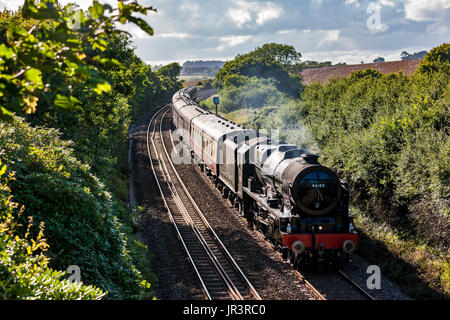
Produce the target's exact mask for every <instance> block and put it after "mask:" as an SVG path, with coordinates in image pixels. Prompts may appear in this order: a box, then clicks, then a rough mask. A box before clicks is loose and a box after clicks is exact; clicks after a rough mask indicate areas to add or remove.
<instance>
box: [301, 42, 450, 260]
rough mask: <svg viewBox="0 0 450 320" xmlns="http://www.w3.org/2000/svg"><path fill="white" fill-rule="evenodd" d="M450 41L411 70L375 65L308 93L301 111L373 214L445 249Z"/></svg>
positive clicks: (449, 243)
mask: <svg viewBox="0 0 450 320" xmlns="http://www.w3.org/2000/svg"><path fill="white" fill-rule="evenodd" d="M449 53H450V45H449V44H444V45H442V46H440V47H437V48H434V49H433V50H431V51H430V53H428V54H427V56H426V57H425V58H424V60H423V61H422V63H421V64H420V66H419V68H418V70H417V71H416V72H415V74H414V75H412V76H411V77H406V76H404V75H403V74H401V73H400V74H389V75H382V74H380V73H378V72H377V71H374V70H365V71H359V72H356V73H353V74H352V75H351V77H349V78H346V79H341V80H334V81H331V82H329V83H327V84H325V85H320V84H313V85H310V86H308V87H307V88H306V90H305V91H304V92H303V96H302V100H301V103H300V104H299V107H298V112H299V114H300V115H301V118H302V119H303V121H304V122H305V123H306V124H307V125H308V127H309V129H310V130H311V132H312V135H313V137H314V138H315V139H316V141H317V143H318V145H319V147H320V149H321V150H322V152H321V158H322V160H323V161H325V163H326V164H328V165H330V166H332V167H333V168H335V169H336V170H338V171H339V172H340V173H341V174H342V175H343V176H344V177H345V178H347V179H348V180H349V181H350V182H351V183H352V185H353V190H355V191H356V192H358V194H357V195H358V201H359V203H360V204H361V205H363V206H368V207H369V209H370V210H369V211H370V213H371V214H372V215H374V216H375V217H377V218H378V219H381V220H383V221H387V222H389V223H390V224H392V225H394V226H396V227H397V228H398V229H399V230H401V231H402V232H403V233H404V234H405V236H412V237H418V238H420V239H422V240H423V241H425V242H426V243H428V244H430V245H433V246H434V247H440V248H441V249H442V251H443V252H445V251H446V250H448V248H449V247H450V239H449V237H450V232H449V229H448V226H449V225H450V212H449V200H450V199H449V194H450V183H449V182H450V167H449V164H450V140H449V122H448V121H449V117H450V109H449V108H450V103H449V102H450V90H449V76H448V75H449V72H450V55H449Z"/></svg>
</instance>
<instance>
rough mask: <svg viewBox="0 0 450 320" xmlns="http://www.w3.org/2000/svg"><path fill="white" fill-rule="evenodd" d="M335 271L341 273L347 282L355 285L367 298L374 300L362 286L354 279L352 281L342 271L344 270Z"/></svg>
mask: <svg viewBox="0 0 450 320" xmlns="http://www.w3.org/2000/svg"><path fill="white" fill-rule="evenodd" d="M337 272H338V273H339V275H341V276H342V277H343V278H344V279H345V280H347V282H349V283H350V284H351V285H352V286H353V287H355V288H356V289H357V290H358V291H359V292H360V293H362V294H363V295H364V296H365V297H366V298H368V299H369V300H376V299H375V298H374V297H373V296H372V295H371V294H370V293H368V292H366V291H365V290H364V289H363V288H361V287H360V286H359V285H358V284H357V283H356V282H355V281H353V280H352V279H351V278H350V277H349V276H348V275H346V274H345V273H344V271H342V270H340V269H338V270H337Z"/></svg>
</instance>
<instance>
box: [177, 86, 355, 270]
mask: <svg viewBox="0 0 450 320" xmlns="http://www.w3.org/2000/svg"><path fill="white" fill-rule="evenodd" d="M196 92H197V89H196V88H195V87H189V88H185V89H182V90H180V91H178V92H177V93H176V94H175V95H174V96H173V98H172V102H173V123H174V125H175V126H176V128H177V131H178V132H179V134H180V137H181V138H180V139H181V140H182V141H183V143H184V145H185V146H188V147H189V150H190V152H191V154H192V156H193V157H194V158H195V159H196V160H197V161H198V163H199V164H200V166H201V167H202V169H203V170H204V171H206V173H207V174H208V175H211V176H212V177H213V181H214V183H215V185H216V187H217V188H218V189H219V190H221V192H222V194H223V196H224V197H227V198H228V199H229V200H230V201H231V203H232V204H234V206H235V208H236V209H237V210H238V211H239V212H240V213H241V214H242V215H243V216H245V217H246V218H247V220H248V221H249V223H251V224H252V225H253V226H254V227H255V228H257V229H258V230H259V231H260V232H261V233H262V234H263V235H264V237H265V238H266V239H267V240H268V241H270V242H271V243H272V244H273V245H274V246H275V248H276V249H277V250H279V251H280V252H281V253H282V255H283V258H285V259H289V260H290V261H291V263H292V264H293V265H294V266H295V267H300V266H302V265H313V266H316V267H318V268H319V269H321V268H322V267H323V266H325V265H336V262H339V261H342V258H344V257H346V256H348V255H349V254H351V253H353V251H354V250H355V248H356V244H357V242H358V235H357V233H356V232H355V230H354V228H353V224H352V218H351V217H350V216H349V214H348V202H349V190H348V186H347V184H346V183H345V182H344V181H342V180H340V179H339V177H338V176H337V175H336V173H335V172H334V171H332V170H330V169H329V168H327V167H325V166H323V165H321V164H320V163H319V162H318V161H317V159H318V158H317V156H316V155H312V154H308V153H306V152H305V151H304V150H301V149H298V148H297V147H296V146H295V145H291V144H286V143H281V142H279V141H276V140H273V139H271V138H270V137H269V136H267V135H264V134H261V133H259V132H256V131H254V130H249V129H246V128H243V127H241V126H239V125H237V124H235V123H233V122H231V121H228V120H226V119H224V118H222V117H219V116H216V115H215V114H213V113H211V112H209V111H207V110H204V109H202V108H200V107H199V106H198V104H197V103H195V96H196Z"/></svg>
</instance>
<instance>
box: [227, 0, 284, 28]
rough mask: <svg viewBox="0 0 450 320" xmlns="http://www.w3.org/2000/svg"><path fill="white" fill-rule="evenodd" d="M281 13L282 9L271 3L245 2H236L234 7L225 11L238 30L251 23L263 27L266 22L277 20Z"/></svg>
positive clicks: (240, 0)
mask: <svg viewBox="0 0 450 320" xmlns="http://www.w3.org/2000/svg"><path fill="white" fill-rule="evenodd" d="M282 12H283V8H282V7H281V6H278V5H276V4H274V3H272V2H265V3H263V2H253V1H251V2H246V1H242V0H238V1H236V2H235V3H234V6H233V7H232V8H230V9H228V10H227V16H228V17H229V18H230V19H231V20H233V21H234V22H235V23H236V25H237V27H238V28H242V27H243V26H244V25H245V24H246V23H248V22H251V21H253V19H254V18H255V16H256V19H255V22H256V24H257V25H260V26H261V25H263V24H264V23H266V22H267V21H270V20H273V19H276V18H278V17H279V16H280V15H281V13H282Z"/></svg>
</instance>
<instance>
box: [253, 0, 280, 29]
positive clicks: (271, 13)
mask: <svg viewBox="0 0 450 320" xmlns="http://www.w3.org/2000/svg"><path fill="white" fill-rule="evenodd" d="M282 12H283V8H281V7H277V6H276V5H275V4H273V3H271V2H267V3H266V4H265V6H264V7H263V8H260V9H259V11H258V13H257V16H258V17H257V19H256V23H257V24H259V25H263V24H264V23H265V22H266V21H269V20H273V19H276V18H278V17H279V16H280V14H281V13H282Z"/></svg>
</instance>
